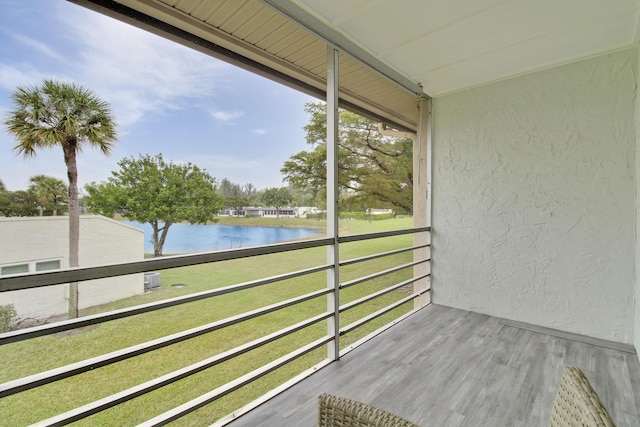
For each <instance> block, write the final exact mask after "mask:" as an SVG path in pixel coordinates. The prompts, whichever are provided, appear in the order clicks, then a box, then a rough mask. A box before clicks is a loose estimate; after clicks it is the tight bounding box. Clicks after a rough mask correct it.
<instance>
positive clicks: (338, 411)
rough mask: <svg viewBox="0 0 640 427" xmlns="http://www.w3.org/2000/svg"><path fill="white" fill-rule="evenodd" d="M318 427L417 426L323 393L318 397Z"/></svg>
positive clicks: (383, 412)
mask: <svg viewBox="0 0 640 427" xmlns="http://www.w3.org/2000/svg"><path fill="white" fill-rule="evenodd" d="M318 427H419V426H418V425H417V424H414V423H412V422H411V421H408V420H405V419H404V418H402V417H399V416H397V415H394V414H392V413H390V412H387V411H384V410H382V409H379V408H376V407H375V406H371V405H367V404H365V403H361V402H357V401H355V400H351V399H346V398H344V397H336V396H332V395H330V394H326V393H325V394H321V395H320V396H319V397H318Z"/></svg>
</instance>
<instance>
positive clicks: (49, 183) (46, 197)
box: [29, 175, 68, 216]
mask: <svg viewBox="0 0 640 427" xmlns="http://www.w3.org/2000/svg"><path fill="white" fill-rule="evenodd" d="M29 181H30V182H31V184H30V185H29V191H32V192H33V193H35V195H36V198H37V199H38V203H40V206H41V207H42V208H43V209H40V216H42V214H43V210H44V209H48V210H51V211H52V215H53V216H56V215H57V214H58V206H62V205H63V204H64V203H65V202H66V200H67V193H68V190H67V186H66V185H65V183H64V182H63V181H61V180H59V179H58V178H54V177H51V176H46V175H36V176H32V177H31V179H30V180H29Z"/></svg>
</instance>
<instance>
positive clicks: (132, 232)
mask: <svg viewBox="0 0 640 427" xmlns="http://www.w3.org/2000/svg"><path fill="white" fill-rule="evenodd" d="M68 230H69V219H68V218H67V217H62V216H60V217H32V218H0V264H9V263H19V262H27V261H35V260H42V259H50V258H60V259H61V267H62V268H67V267H69V258H68V254H69V249H68V248H69V231H68ZM143 258H144V232H143V231H142V230H140V229H137V228H134V227H130V226H128V225H125V224H122V223H119V222H117V221H114V220H111V219H109V218H105V217H101V216H81V217H80V265H81V266H83V267H86V266H91V265H101V264H109V263H116V262H125V261H137V260H142V259H143ZM143 280H144V277H143V274H142V273H141V274H134V275H128V276H121V277H113V278H108V279H99V280H90V281H86V282H83V283H81V284H80V286H79V308H80V309H83V308H87V307H92V306H95V305H99V304H104V303H107V302H111V301H115V300H118V299H122V298H126V297H130V296H133V295H137V294H141V293H143V292H144V281H143ZM68 298H69V290H68V285H56V286H49V287H42V288H38V289H28V290H21V291H14V292H3V293H0V304H14V305H15V307H16V311H17V312H18V316H19V317H20V318H23V319H25V318H27V319H38V320H44V319H47V318H49V317H53V316H57V315H62V314H65V313H67V310H68Z"/></svg>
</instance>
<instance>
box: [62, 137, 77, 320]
mask: <svg viewBox="0 0 640 427" xmlns="http://www.w3.org/2000/svg"><path fill="white" fill-rule="evenodd" d="M62 149H63V150H64V162H65V164H66V165H67V177H68V178H69V192H68V195H69V267H78V266H79V242H80V209H79V206H78V167H77V165H76V141H67V143H66V144H65V145H63V147H62ZM78 302H79V289H78V282H72V283H69V318H70V319H75V318H76V317H78Z"/></svg>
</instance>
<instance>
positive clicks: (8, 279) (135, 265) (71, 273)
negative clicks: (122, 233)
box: [0, 238, 334, 292]
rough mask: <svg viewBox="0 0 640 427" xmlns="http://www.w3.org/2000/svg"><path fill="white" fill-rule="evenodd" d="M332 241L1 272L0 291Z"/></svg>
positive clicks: (295, 248)
mask: <svg viewBox="0 0 640 427" xmlns="http://www.w3.org/2000/svg"><path fill="white" fill-rule="evenodd" d="M333 243H334V240H333V239H329V238H322V239H311V240H300V241H296V242H288V243H275V244H272V245H268V246H254V247H250V248H239V249H230V250H226V251H212V252H202V253H197V254H188V255H174V256H168V257H162V258H149V259H145V260H141V261H131V262H124V263H116V264H105V265H98V266H92V267H75V268H68V269H64V270H55V271H43V272H38V273H28V274H19V275H12V276H2V277H0V292H7V291H16V290H20V289H31V288H39V287H42V286H50V285H59V284H63V283H70V282H83V281H85V280H93V279H103V278H106V277H114V276H124V275H127V274H135V273H144V272H147V271H152V270H166V269H168V268H177V267H187V266H190V265H198V264H207V263H211V262H219V261H229V260H233V259H240V258H248V257H254V256H260V255H269V254H274V253H280V252H288V251H296V250H301V249H309V248H316V247H320V246H327V245H330V244H333Z"/></svg>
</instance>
